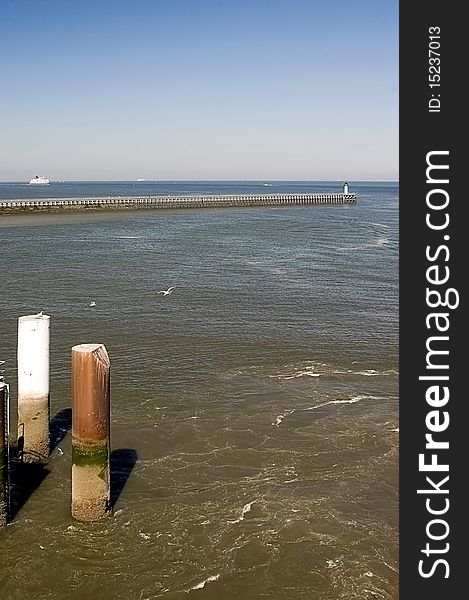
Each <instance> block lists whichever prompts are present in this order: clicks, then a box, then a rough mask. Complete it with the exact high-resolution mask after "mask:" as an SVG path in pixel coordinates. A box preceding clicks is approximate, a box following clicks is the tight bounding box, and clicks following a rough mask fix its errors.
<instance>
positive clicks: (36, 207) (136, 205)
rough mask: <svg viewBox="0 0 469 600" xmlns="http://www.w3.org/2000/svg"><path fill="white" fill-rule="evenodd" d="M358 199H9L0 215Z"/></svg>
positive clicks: (281, 196)
mask: <svg viewBox="0 0 469 600" xmlns="http://www.w3.org/2000/svg"><path fill="white" fill-rule="evenodd" d="M356 201H357V195H356V194H355V193H351V194H343V193H338V194H258V195H252V194H248V195H204V196H201V195H197V196H132V197H120V196H119V197H107V198H47V199H41V200H38V199H36V200H10V201H3V202H0V214H17V213H23V212H24V213H30V212H36V211H47V212H51V211H62V210H89V209H91V210H92V209H95V210H97V209H101V210H102V209H107V210H118V209H149V208H159V209H161V208H166V209H180V208H226V207H249V206H286V205H289V206H291V205H311V204H353V203H355V202H356Z"/></svg>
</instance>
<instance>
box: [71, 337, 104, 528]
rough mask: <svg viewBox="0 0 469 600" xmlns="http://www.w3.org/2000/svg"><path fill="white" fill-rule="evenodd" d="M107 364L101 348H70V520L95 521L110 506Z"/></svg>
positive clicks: (82, 346) (100, 345)
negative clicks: (72, 518)
mask: <svg viewBox="0 0 469 600" xmlns="http://www.w3.org/2000/svg"><path fill="white" fill-rule="evenodd" d="M109 374H110V362H109V356H108V354H107V351H106V348H105V347H104V346H103V345H102V344H80V345H79V346H73V348H72V516H73V517H74V518H75V519H77V520H79V521H96V520H98V519H101V518H102V517H104V516H105V515H106V514H107V513H108V512H109V502H110V492H111V489H110V464H109V461H110V378H109Z"/></svg>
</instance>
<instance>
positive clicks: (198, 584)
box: [186, 573, 220, 593]
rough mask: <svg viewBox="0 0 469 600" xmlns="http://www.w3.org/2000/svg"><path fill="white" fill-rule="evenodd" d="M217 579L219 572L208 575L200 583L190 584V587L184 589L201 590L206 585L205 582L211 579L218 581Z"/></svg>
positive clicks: (210, 581) (209, 581)
mask: <svg viewBox="0 0 469 600" xmlns="http://www.w3.org/2000/svg"><path fill="white" fill-rule="evenodd" d="M219 579H220V573H218V574H217V575H210V577H207V579H204V580H203V581H201V582H200V583H197V584H196V585H194V586H192V587H191V588H189V589H188V590H186V592H187V593H189V592H190V591H191V590H201V589H202V588H204V587H205V586H206V585H207V583H212V581H218V580H219Z"/></svg>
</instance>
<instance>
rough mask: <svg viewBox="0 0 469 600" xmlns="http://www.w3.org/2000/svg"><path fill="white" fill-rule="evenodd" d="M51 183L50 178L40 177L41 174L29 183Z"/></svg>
mask: <svg viewBox="0 0 469 600" xmlns="http://www.w3.org/2000/svg"><path fill="white" fill-rule="evenodd" d="M49 183H50V182H49V180H48V179H46V178H45V177H39V175H36V177H34V179H31V181H30V182H29V185H48V184H49Z"/></svg>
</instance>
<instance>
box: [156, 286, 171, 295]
mask: <svg viewBox="0 0 469 600" xmlns="http://www.w3.org/2000/svg"><path fill="white" fill-rule="evenodd" d="M173 290H174V287H170V288H168V289H167V290H160V291H159V292H158V293H157V294H156V295H157V296H159V295H160V294H163V296H170V295H171V294H172V292H173Z"/></svg>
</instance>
